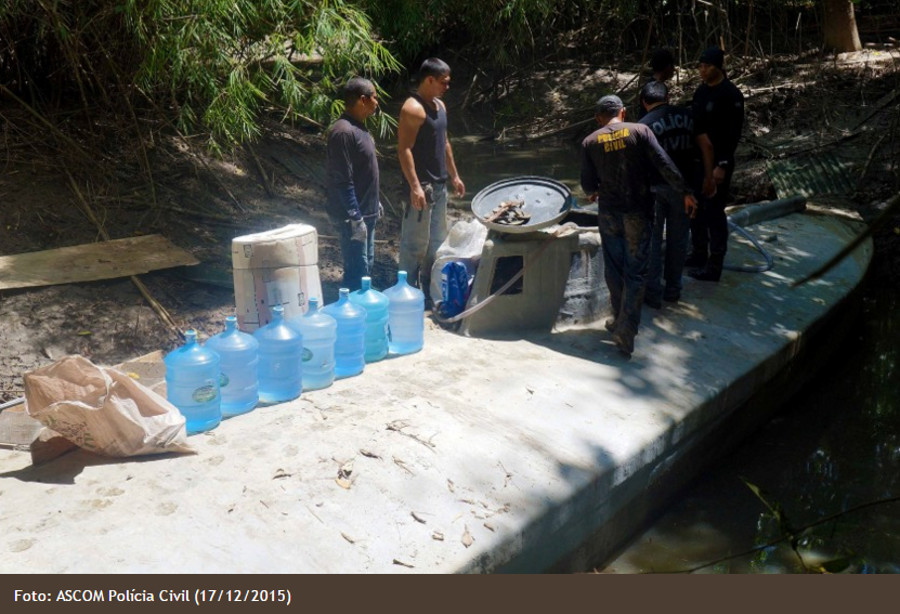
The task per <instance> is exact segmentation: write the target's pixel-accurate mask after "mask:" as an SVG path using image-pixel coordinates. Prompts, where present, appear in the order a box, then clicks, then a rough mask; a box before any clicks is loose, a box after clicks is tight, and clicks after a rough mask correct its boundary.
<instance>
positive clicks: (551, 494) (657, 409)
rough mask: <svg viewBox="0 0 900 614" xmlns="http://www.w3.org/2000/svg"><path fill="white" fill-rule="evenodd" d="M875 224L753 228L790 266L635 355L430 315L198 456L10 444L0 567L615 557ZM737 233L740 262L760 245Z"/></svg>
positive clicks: (659, 323)
mask: <svg viewBox="0 0 900 614" xmlns="http://www.w3.org/2000/svg"><path fill="white" fill-rule="evenodd" d="M858 229H859V227H858V225H857V226H851V225H848V222H846V221H844V220H841V219H839V218H837V217H833V216H824V215H815V214H794V215H791V216H789V217H786V218H781V219H776V220H773V221H769V222H765V223H762V224H759V225H757V226H754V227H752V231H753V232H754V234H756V236H758V237H762V238H764V239H765V238H771V237H772V236H776V237H777V240H774V241H771V242H767V243H765V245H766V247H767V248H769V249H770V250H771V252H772V254H773V255H774V257H775V262H776V265H775V268H774V269H773V270H772V271H769V272H767V273H763V274H746V273H734V272H726V273H725V275H724V277H723V279H722V281H721V282H720V283H719V284H703V283H700V282H695V281H693V280H689V279H688V280H686V281H687V283H686V287H685V290H684V293H683V302H682V303H680V304H679V305H677V306H675V307H672V306H667V307H665V308H664V309H662V310H659V311H656V310H651V309H646V310H645V312H644V320H643V326H642V329H641V332H640V335H639V336H638V338H637V343H636V349H635V354H634V355H633V356H632V358H631V360H625V359H624V358H623V357H621V355H620V354H619V353H618V352H617V351H616V349H615V347H614V346H613V345H612V343H611V341H610V339H609V335H608V333H606V331H604V330H602V327H600V326H599V325H598V327H596V328H581V329H577V330H576V329H571V330H566V331H560V332H556V333H553V334H550V333H548V334H538V335H529V336H527V337H526V338H524V339H510V340H487V339H474V338H466V337H462V336H459V335H455V334H453V333H449V332H446V331H443V330H441V329H439V328H435V327H433V326H431V325H430V323H429V327H428V330H427V331H426V342H425V348H424V349H423V350H422V352H420V353H418V354H415V355H412V356H405V357H399V358H393V359H388V360H384V361H381V362H378V363H374V364H370V365H367V366H366V370H365V372H364V373H363V374H362V375H360V376H357V377H353V378H349V379H344V380H339V381H338V382H336V383H335V384H334V385H333V386H332V387H330V388H328V389H325V390H320V391H313V392H309V393H304V394H303V395H302V396H301V398H300V399H298V400H296V401H293V402H290V403H285V404H281V405H275V406H270V407H261V408H258V409H256V410H255V411H253V412H251V413H250V414H247V415H244V416H240V417H237V418H233V419H230V420H228V421H226V422H224V423H222V425H221V426H219V427H218V428H217V429H215V430H214V431H212V432H210V433H207V434H202V435H196V436H192V437H190V438H189V442H190V443H191V444H192V445H194V446H195V447H196V449H197V451H198V453H197V454H196V455H191V456H168V457H147V458H142V459H125V460H112V459H106V458H101V457H98V456H94V455H92V454H90V453H87V452H84V451H81V450H77V451H75V452H72V453H69V454H67V455H65V456H62V457H60V458H58V459H56V460H54V461H51V462H49V463H47V464H45V465H40V466H31V461H30V457H29V454H28V453H27V452H20V451H15V450H0V526H3V528H4V530H3V535H2V539H0V550H2V552H3V556H2V557H0V571H2V572H4V573H14V572H18V573H235V572H238V573H448V572H495V571H533V572H538V571H546V570H564V569H569V568H573V567H574V568H578V566H579V565H581V564H584V561H586V560H596V559H597V557H599V558H600V559H602V558H604V557H608V556H609V555H610V554H611V552H612V550H613V549H614V548H616V547H618V546H619V545H621V543H620V542H621V541H622V540H623V539H624V538H625V537H626V536H627V535H628V533H629V532H631V531H634V530H635V529H636V528H637V527H638V526H639V525H640V523H641V522H642V521H643V520H644V515H645V514H646V513H648V510H650V509H652V508H653V507H654V506H656V505H659V504H661V503H663V502H664V499H665V496H666V495H667V494H668V493H670V492H672V490H673V488H674V486H675V485H676V484H680V483H681V482H683V481H684V480H686V479H687V478H689V477H691V475H693V472H695V471H696V470H697V468H698V467H700V466H701V465H702V461H703V460H705V459H706V458H707V454H708V453H711V451H712V450H713V449H714V447H715V446H714V445H713V444H714V443H716V442H715V441H711V437H716V435H715V434H716V433H717V432H721V428H719V427H722V426H723V425H727V424H729V423H730V421H732V420H734V419H735V418H740V417H741V416H740V415H739V414H738V413H736V410H738V408H745V409H743V410H742V411H746V408H747V407H750V406H748V405H747V401H749V400H752V399H753V398H755V397H754V394H756V393H759V392H760V391H763V390H766V391H768V392H767V394H768V396H767V397H766V399H767V400H765V401H764V404H768V405H771V404H772V403H773V402H774V400H777V398H778V396H779V395H780V394H781V392H782V390H783V389H782V388H773V386H771V385H769V386H767V384H772V383H773V382H774V381H776V380H777V377H778V376H779V374H782V373H785V372H788V371H786V369H785V368H786V367H788V366H789V365H790V364H791V361H792V360H793V359H794V358H795V357H797V356H798V355H800V354H802V353H803V351H804V349H805V348H806V342H807V340H808V339H811V338H813V337H814V336H815V335H813V334H812V333H813V332H815V333H817V334H818V333H824V334H828V333H830V332H831V330H830V328H829V327H831V326H832V325H833V324H832V323H833V322H834V321H835V319H834V318H833V317H832V316H833V315H834V314H836V313H837V310H836V307H838V306H839V305H841V304H842V303H843V302H844V299H845V297H846V296H847V295H848V293H850V292H851V291H852V290H853V289H854V288H855V287H856V286H857V285H858V284H859V282H860V281H861V279H862V277H863V275H864V273H865V270H866V268H867V267H868V264H869V261H870V259H871V254H872V247H871V243H867V244H864V245H863V246H861V247H860V248H859V249H858V250H857V251H856V252H855V254H854V257H852V258H849V259H847V260H845V261H844V262H843V263H842V264H840V265H839V266H838V267H837V268H836V269H833V270H832V271H831V272H830V273H828V274H827V275H826V276H825V277H824V278H822V279H821V280H818V281H815V282H811V283H809V284H806V285H804V286H801V287H799V288H796V289H791V288H790V285H791V283H792V282H793V281H794V280H797V279H799V278H800V277H802V276H803V275H804V274H806V273H808V272H810V271H812V270H814V269H815V268H816V267H817V266H819V265H820V264H821V263H823V262H824V261H825V260H826V259H827V258H828V257H829V256H830V255H832V254H834V253H835V252H837V251H838V249H839V248H840V247H841V246H842V245H844V244H846V242H847V241H848V240H849V239H850V238H851V237H852V235H853V234H854V232H856V231H857V230H858ZM732 241H733V243H732V245H733V248H732V251H731V252H730V253H729V259H728V261H729V262H731V261H733V260H735V259H738V258H739V257H740V255H741V253H742V251H743V253H745V254H749V253H750V252H749V250H746V249H744V248H742V247H740V246H739V245H738V243H739V242H740V241H739V240H738V238H737V237H735V236H732ZM601 283H602V282H601ZM818 336H819V338H823V337H822V335H821V334H819V335H818ZM756 398H758V397H756ZM753 411H757V410H753ZM751 417H752V416H751ZM743 419H747V420H749V418H748V417H747V415H745V416H744V418H743ZM739 422H740V421H739ZM717 429H718V430H717ZM731 432H732V434H735V432H734V429H733V428H732V429H731ZM685 459H692V460H691V462H690V463H687V462H684V461H685ZM342 468H343V471H344V475H346V474H347V473H348V472H349V479H348V480H347V481H346V482H345V481H339V480H338V479H337V478H338V476H339V472H340V471H341V470H342Z"/></svg>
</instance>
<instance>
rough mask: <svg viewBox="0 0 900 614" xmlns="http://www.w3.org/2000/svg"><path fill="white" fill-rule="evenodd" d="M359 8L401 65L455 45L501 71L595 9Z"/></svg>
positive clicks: (562, 1)
mask: <svg viewBox="0 0 900 614" xmlns="http://www.w3.org/2000/svg"><path fill="white" fill-rule="evenodd" d="M606 3H607V0H603V2H602V3H601V4H606ZM360 4H361V6H363V7H364V8H365V10H366V11H367V12H368V13H369V14H370V15H371V16H372V19H373V22H374V23H375V25H376V27H377V28H378V30H379V31H380V32H381V33H382V35H383V36H384V37H385V39H386V40H387V42H388V44H389V45H390V46H391V48H392V49H393V50H394V51H395V52H396V53H397V54H398V56H399V57H400V58H402V59H403V61H405V62H412V61H413V60H415V59H418V58H419V56H420V55H421V54H423V53H427V52H429V50H431V48H432V47H434V46H436V45H438V44H452V43H461V44H471V45H472V46H473V47H475V48H476V49H479V50H480V51H481V52H482V53H479V55H483V56H486V58H487V60H488V61H489V62H491V63H494V64H498V65H501V66H503V65H511V64H514V63H515V62H517V61H518V60H520V59H521V58H522V57H523V56H525V55H527V54H528V53H529V52H530V51H532V50H534V49H536V48H539V47H542V46H544V45H545V44H547V43H549V42H551V41H552V38H553V34H554V33H559V32H560V31H563V30H565V29H566V28H569V27H574V26H580V25H583V24H586V23H588V22H589V21H590V19H591V16H592V15H593V16H594V17H596V14H597V9H598V8H599V7H598V6H597V3H595V2H590V1H589V0H360ZM609 4H610V5H613V6H615V5H617V4H624V3H615V2H612V1H610V2H609Z"/></svg>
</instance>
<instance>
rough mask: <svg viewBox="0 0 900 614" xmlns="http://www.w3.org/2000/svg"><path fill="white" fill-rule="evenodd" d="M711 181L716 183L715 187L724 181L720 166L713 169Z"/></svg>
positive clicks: (722, 169) (723, 172)
mask: <svg viewBox="0 0 900 614" xmlns="http://www.w3.org/2000/svg"><path fill="white" fill-rule="evenodd" d="M713 179H715V181H716V185H721V184H722V182H723V181H725V169H724V168H722V167H721V166H717V167H716V168H714V169H713Z"/></svg>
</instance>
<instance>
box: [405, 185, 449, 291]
mask: <svg viewBox="0 0 900 614" xmlns="http://www.w3.org/2000/svg"><path fill="white" fill-rule="evenodd" d="M431 186H432V188H433V190H434V192H433V197H432V198H433V200H432V202H431V203H429V204H427V205H426V206H425V209H424V210H422V211H416V210H415V209H413V207H412V205H411V204H409V202H406V204H405V205H404V207H403V224H402V226H401V229H400V258H399V260H400V262H399V266H400V270H401V271H406V275H407V279H408V280H409V283H410V284H412V285H414V286H416V287H419V288H422V289H423V290H425V291H427V286H424V285H421V280H423V279H430V278H431V266H432V265H433V264H434V254H435V252H437V249H438V248H439V247H440V246H441V243H443V242H444V239H446V238H447V233H448V230H447V184H445V183H433V184H431ZM423 187H424V186H423ZM408 200H409V198H408V197H407V201H408Z"/></svg>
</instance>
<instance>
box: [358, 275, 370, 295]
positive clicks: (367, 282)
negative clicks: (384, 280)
mask: <svg viewBox="0 0 900 614" xmlns="http://www.w3.org/2000/svg"><path fill="white" fill-rule="evenodd" d="M361 281H362V289H361V292H365V291H366V290H368V289H369V288H371V287H372V278H371V277H369V276H368V275H366V276H365V277H363V278H362V280H361Z"/></svg>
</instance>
